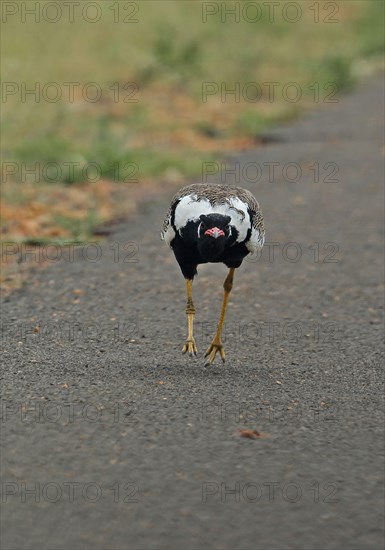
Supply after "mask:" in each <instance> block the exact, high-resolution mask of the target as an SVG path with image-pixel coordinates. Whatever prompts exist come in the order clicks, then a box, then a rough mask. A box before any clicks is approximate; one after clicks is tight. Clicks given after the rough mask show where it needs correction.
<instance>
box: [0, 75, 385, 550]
mask: <svg viewBox="0 0 385 550" xmlns="http://www.w3.org/2000/svg"><path fill="white" fill-rule="evenodd" d="M382 102H383V90H382V79H373V80H371V81H370V82H367V83H366V84H365V85H363V86H362V87H361V88H360V89H358V90H356V91H355V92H354V93H353V94H350V95H348V96H346V97H344V98H343V100H342V101H340V102H339V103H336V104H327V105H322V106H320V107H319V109H318V110H317V111H316V112H314V113H312V114H310V115H309V116H307V117H306V118H304V119H303V120H300V121H298V122H296V123H295V124H293V125H290V126H287V127H284V128H280V129H278V130H276V131H274V132H273V133H272V134H271V135H270V137H271V138H274V139H272V140H271V143H270V144H266V145H265V146H263V147H260V148H258V149H256V150H255V151H251V152H247V153H245V154H243V155H238V156H237V157H234V159H232V161H233V163H234V164H233V166H232V167H233V170H235V172H234V173H235V174H236V173H237V170H239V171H240V174H241V175H242V173H243V179H242V177H241V178H240V181H239V183H240V184H242V183H243V185H244V186H245V187H247V188H249V189H250V190H251V191H252V192H254V193H255V195H256V197H257V198H258V200H259V202H260V204H261V207H262V210H263V213H264V216H265V222H266V231H267V242H268V245H267V246H266V247H265V249H264V252H263V254H262V256H261V257H259V258H257V257H255V258H250V259H249V260H248V261H245V262H244V264H243V266H242V267H241V268H240V269H239V270H237V272H236V277H235V283H234V289H233V293H232V297H231V302H230V307H229V310H228V317H227V322H226V326H225V350H226V354H227V362H226V364H225V365H222V363H221V362H220V361H219V360H218V359H217V360H216V363H215V364H213V365H212V366H210V367H204V361H203V353H204V351H205V348H206V347H207V345H208V343H209V340H210V339H211V337H212V335H213V332H214V327H215V323H216V320H217V318H218V315H219V310H220V304H221V299H222V282H223V279H224V277H225V273H226V269H225V267H224V266H215V265H210V266H203V267H201V268H200V270H199V276H198V277H197V278H196V280H195V282H194V300H195V305H196V308H197V317H196V340H197V345H198V350H199V355H198V357H197V358H195V359H194V358H189V357H186V356H183V355H182V354H181V348H182V344H183V343H184V340H185V337H186V320H185V313H184V308H185V284H184V280H183V277H182V276H181V274H180V273H179V268H178V266H177V264H176V262H175V260H174V258H173V256H172V253H171V251H170V250H169V249H168V248H167V247H166V246H165V245H164V244H163V243H161V242H160V240H159V230H160V227H161V223H162V220H163V216H164V213H165V211H166V208H167V205H168V203H169V200H170V198H171V196H172V194H173V192H174V191H175V189H173V188H170V187H169V186H165V187H164V190H163V191H162V193H161V194H155V193H154V194H151V195H150V194H149V195H148V197H146V200H144V201H143V203H142V206H141V208H140V211H139V212H138V215H137V216H135V217H132V218H130V219H127V221H126V222H124V223H120V224H117V225H116V227H115V231H114V233H113V234H111V235H110V237H109V239H108V240H107V241H106V242H105V243H104V244H103V245H102V246H101V248H98V247H96V246H94V245H88V246H87V247H86V248H85V249H83V250H78V251H77V252H76V254H74V257H73V258H72V257H71V256H70V255H66V254H67V253H64V252H63V255H64V256H65V259H64V260H63V261H62V262H58V261H53V262H52V266H50V267H49V268H48V269H46V270H43V271H42V270H36V271H34V272H33V273H32V274H31V276H30V278H29V280H28V282H27V284H26V285H25V287H24V288H23V289H22V290H20V291H16V292H14V293H12V294H11V295H10V296H9V297H8V298H5V299H4V301H3V344H4V361H3V373H2V397H3V406H2V423H1V424H2V439H3V451H2V460H1V463H2V476H3V477H2V479H3V484H2V490H3V496H2V500H3V503H2V508H3V511H2V527H3V529H2V545H1V546H2V548H3V550H8V549H17V550H24V549H33V550H37V549H38V548H39V549H49V550H59V549H71V550H72V549H103V550H106V549H107V550H121V549H135V550H137V549H143V550H152V549H159V548H162V549H163V548H164V549H170V550H171V549H172V550H173V549H175V550H176V549H180V548H185V549H192V548H204V549H234V548H237V549H242V550H243V549H245V550H247V549H256V548H258V549H259V548H260V549H277V550H278V549H304V550H313V549H314V550H315V549H322V550H325V549H338V550H340V549H342V548H349V549H365V550H366V549H379V548H382V546H383V542H384V532H383V521H382V519H383V487H382V483H383V482H382V472H383V427H384V426H383V420H384V416H383V395H384V394H383V386H382V382H383V372H382V369H383V364H384V360H383V353H382V349H383V348H382V334H383V327H382V322H381V316H382V309H381V307H382V287H381V281H382V254H383V248H382V246H383V242H382V223H383V221H382V220H383V163H384V156H383V155H384V149H383V140H382V138H383V122H382V113H383V111H382V109H383V108H382V105H383V103H382ZM229 162H230V161H229ZM229 162H228V163H227V168H230V164H229ZM272 163H276V164H274V165H273V164H272ZM288 163H292V164H288ZM269 167H270V170H272V168H274V170H275V173H274V181H273V180H272V178H269ZM299 167H300V169H301V170H300V169H299ZM224 168H225V167H224ZM210 169H211V170H213V165H212V166H211V167H210ZM258 171H260V179H259V181H256V180H257V177H258V174H259V172H258ZM301 171H302V174H301V173H300V172H301ZM298 174H299V177H298ZM221 175H222V178H227V183H230V182H234V177H237V176H236V175H235V176H233V177H231V174H230V171H227V172H226V173H225V171H224V170H223V171H222V174H221ZM221 175H220V174H216V176H214V177H213V178H212V181H220V180H221ZM289 180H292V181H289ZM295 180H298V181H295ZM331 180H334V181H331ZM317 243H318V244H317ZM42 253H45V254H49V255H50V257H51V258H54V254H55V252H54V249H52V248H51V249H50V250H47V249H46V250H45V251H43V250H42ZM97 254H98V255H99V258H97V257H96V255H97ZM83 256H85V259H84V257H83ZM93 259H95V260H96V261H92V260H93ZM134 260H137V261H134ZM246 429H249V430H257V431H258V432H260V433H261V435H262V437H259V438H257V439H251V438H247V437H241V432H240V430H246ZM4 446H6V448H5V449H4ZM34 491H35V493H34Z"/></svg>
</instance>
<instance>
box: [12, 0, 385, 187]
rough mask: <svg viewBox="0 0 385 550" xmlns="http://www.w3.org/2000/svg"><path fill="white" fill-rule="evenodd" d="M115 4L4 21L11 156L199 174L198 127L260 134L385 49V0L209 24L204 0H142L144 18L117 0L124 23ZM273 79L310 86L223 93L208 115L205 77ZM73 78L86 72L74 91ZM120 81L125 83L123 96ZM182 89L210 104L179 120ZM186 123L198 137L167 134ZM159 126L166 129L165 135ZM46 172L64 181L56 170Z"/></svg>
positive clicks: (212, 133) (305, 6) (344, 82)
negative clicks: (88, 16)
mask: <svg viewBox="0 0 385 550" xmlns="http://www.w3.org/2000/svg"><path fill="white" fill-rule="evenodd" d="M111 4H112V3H108V2H104V3H103V2H101V3H100V6H101V12H102V18H101V20H100V21H98V22H96V23H87V22H86V21H84V20H83V19H82V17H80V16H77V17H76V18H75V22H74V23H68V22H67V21H66V18H65V17H63V20H62V21H60V22H58V23H49V22H46V21H44V20H42V21H41V22H39V23H35V22H34V21H33V18H32V17H27V20H26V22H25V23H23V22H21V21H20V17H10V18H9V20H8V22H7V23H6V24H5V25H3V38H2V51H3V53H2V66H3V82H11V83H12V82H13V83H15V85H16V86H19V91H18V92H17V93H15V94H13V95H9V96H8V97H6V98H4V97H3V109H2V110H3V118H2V138H3V139H2V142H3V143H5V147H4V149H3V160H5V161H7V160H14V161H17V162H25V163H26V164H33V163H35V162H40V163H42V164H46V163H50V162H51V163H57V164H58V165H59V166H60V167H61V168H62V173H63V176H62V179H61V181H62V182H64V183H67V184H72V183H77V182H81V181H82V180H83V179H84V172H83V170H84V167H85V166H86V165H87V163H90V162H96V163H98V166H99V167H100V170H101V172H102V174H103V177H105V178H108V179H117V180H118V181H121V182H123V180H124V179H125V176H126V179H127V173H126V174H125V176H124V175H121V174H118V176H117V174H116V169H115V168H114V167H115V166H116V165H117V164H118V165H120V166H123V165H127V164H128V165H130V166H132V167H133V166H134V165H137V166H138V173H137V174H136V175H135V174H133V175H132V177H128V180H129V181H128V183H134V180H135V179H138V180H139V182H140V180H141V178H156V179H159V180H162V179H165V178H167V173H168V172H169V171H170V170H177V171H179V172H181V173H182V174H184V175H186V176H187V177H192V176H194V175H198V174H199V173H200V170H201V163H202V161H204V160H206V157H207V154H206V153H205V150H204V149H205V148H204V144H202V146H201V147H199V136H203V137H205V138H210V139H213V140H215V139H216V138H217V137H221V136H222V135H223V133H224V134H225V135H226V136H227V137H231V136H239V135H244V136H246V137H247V136H252V137H255V136H258V135H259V134H261V133H263V132H264V131H266V129H267V128H269V127H270V126H271V125H272V124H276V123H277V122H279V121H280V120H284V119H287V118H288V117H290V116H292V115H293V113H294V112H295V113H298V112H301V110H302V109H304V108H306V107H308V106H311V105H312V97H313V95H312V94H313V92H312V91H311V86H312V85H313V84H314V82H317V83H318V84H319V86H320V89H321V90H322V89H323V87H324V86H326V85H327V84H328V83H331V82H332V83H335V86H336V87H337V88H338V94H339V96H340V94H341V91H342V90H346V89H349V88H350V87H351V86H352V85H353V84H354V81H355V78H356V77H357V75H356V72H355V71H354V67H355V64H357V63H358V62H359V61H361V60H363V59H364V60H366V59H369V60H373V59H375V60H378V59H380V58H381V57H382V47H383V32H384V31H383V6H384V4H383V2H382V1H380V0H343V1H339V2H337V3H336V4H337V5H338V6H339V12H338V13H337V14H336V15H335V17H336V18H337V19H338V23H335V24H328V23H322V22H320V23H318V24H317V23H314V21H313V17H314V14H313V12H312V11H311V10H309V5H310V2H308V1H307V0H303V1H301V2H299V4H300V6H301V8H302V13H303V17H302V19H301V20H300V21H299V22H297V23H288V22H287V21H285V20H284V18H283V17H282V16H281V15H279V14H280V13H281V12H280V10H278V12H277V13H278V15H277V17H276V20H275V22H273V23H270V22H269V21H268V18H267V16H266V12H265V15H264V17H263V18H262V20H261V21H259V22H256V23H250V22H247V21H245V20H242V19H241V21H240V22H239V23H235V22H234V20H233V19H232V18H231V17H230V18H229V20H228V21H227V22H222V21H221V18H220V14H217V15H215V16H213V17H208V20H207V22H206V23H203V22H202V11H201V10H202V4H201V2H195V1H183V2H178V1H174V2H170V1H162V2H160V1H140V2H137V5H138V7H139V11H138V13H137V14H136V15H135V17H136V18H137V19H138V20H139V22H137V23H123V18H124V17H127V16H128V17H129V13H128V12H124V6H125V5H126V4H127V3H124V2H120V3H119V5H120V16H119V17H120V22H114V13H113V11H112V10H111V9H109V6H110V5H111ZM232 4H234V3H233V2H230V3H229V5H232ZM319 4H320V13H321V16H323V15H324V13H326V11H327V10H326V11H322V10H323V6H327V5H328V4H330V3H328V2H324V3H322V2H320V3H319ZM332 4H334V3H332ZM39 5H40V6H43V5H44V2H39ZM218 5H219V6H220V5H221V2H219V3H218ZM63 13H65V12H63ZM75 13H78V12H75ZM115 15H116V14H115ZM272 81H276V82H279V83H280V85H281V88H282V86H283V85H284V83H287V82H296V83H298V85H299V86H300V87H301V89H302V90H303V91H304V94H303V97H302V99H301V101H300V102H299V103H296V104H295V105H293V104H289V103H288V102H285V100H284V99H283V98H282V97H281V96H282V94H280V93H278V95H277V97H276V98H275V101H274V102H273V103H272V104H271V103H269V101H267V99H266V97H263V98H262V99H261V100H260V101H256V102H255V103H251V102H247V101H245V100H244V99H242V97H241V98H240V101H239V102H238V104H236V105H232V103H231V101H228V102H225V103H221V102H220V100H219V99H218V97H216V98H210V99H209V101H208V102H207V115H206V111H205V106H204V105H202V101H201V89H202V83H203V82H216V83H219V84H220V83H222V82H224V83H226V85H227V86H228V88H232V87H233V85H234V83H235V82H240V84H241V86H242V85H244V84H246V83H248V82H257V83H263V82H272ZM48 82H56V83H58V84H59V85H60V86H61V90H62V92H63V97H62V99H61V100H59V101H57V102H48V101H46V100H45V99H44V97H43V95H42V89H43V87H44V84H45V83H48ZM65 82H78V83H79V86H77V87H76V89H77V92H76V93H75V98H74V101H73V102H72V101H69V96H68V93H67V92H68V88H66V87H63V83H65ZM88 82H96V83H97V85H98V87H99V88H100V90H101V91H102V97H101V99H100V101H97V102H95V103H92V102H90V101H84V99H83V98H82V94H81V93H79V91H81V90H82V88H83V86H84V85H85V84H87V83H88ZM127 82H135V83H136V85H137V87H138V91H137V92H136V93H134V95H133V96H132V97H131V98H130V97H128V95H127V94H128V93H129V91H128V92H127V91H125V90H123V85H124V84H125V83H127ZM22 83H25V85H26V87H27V88H28V89H30V88H32V87H34V86H35V85H38V86H40V93H39V94H38V96H39V101H38V102H36V101H34V100H33V98H32V96H30V95H27V96H26V97H25V101H24V96H23V94H22V91H21V88H22ZM36 83H37V84H36ZM117 83H119V87H120V93H119V98H118V99H119V100H118V101H115V100H116V98H117V96H116V93H117V92H116V89H117V88H116V87H117ZM114 94H115V95H114ZM178 94H179V95H180V96H186V97H188V98H192V99H193V101H195V102H196V105H197V109H200V113H199V115H198V114H197V118H196V120H192V121H184V122H183V121H182V120H181V112H180V111H178V110H177V109H176V107H175V101H174V100H175V97H177V96H178ZM124 98H125V99H126V100H129V99H137V100H138V101H137V102H130V101H126V102H125V101H123V99H124ZM215 100H216V101H217V102H218V103H219V106H218V109H219V111H218V112H219V113H220V114H219V115H218V118H219V119H221V118H222V117H221V113H222V114H223V118H227V119H228V122H227V126H226V128H225V129H223V128H222V129H221V128H220V127H219V126H218V124H216V123H214V122H212V120H211V119H210V116H211V115H210V108H211V107H212V105H213V102H214V101H215ZM313 104H314V102H313ZM164 112H166V115H165V114H164ZM167 115H168V116H167ZM179 127H180V128H182V127H186V128H188V127H191V128H193V130H194V132H196V135H197V146H196V147H195V148H194V147H186V146H185V145H184V144H183V143H181V144H180V146H179V145H178V143H177V142H176V141H175V140H173V141H172V142H170V141H169V139H168V138H169V135H173V133H174V132H175V131H176V129H178V128H179ZM157 132H158V133H159V134H160V137H159V139H158V140H155V139H154V134H155V133H157ZM141 136H147V141H146V140H144V142H143V143H141V144H140V145H137V139H138V137H139V138H140V137H141ZM170 143H171V145H170ZM210 160H213V159H212V158H211V159H210ZM66 162H67V163H68V162H73V163H76V166H75V167H74V170H73V171H72V172H71V173H68V170H66V169H64V165H63V163H66ZM44 177H45V179H46V181H53V183H54V182H55V181H56V179H55V172H54V171H52V170H51V172H50V170H47V171H46V174H45V176H44Z"/></svg>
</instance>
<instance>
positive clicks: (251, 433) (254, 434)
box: [239, 430, 269, 439]
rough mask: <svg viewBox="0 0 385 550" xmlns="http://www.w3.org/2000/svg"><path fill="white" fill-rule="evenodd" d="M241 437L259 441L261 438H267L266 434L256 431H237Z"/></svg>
mask: <svg viewBox="0 0 385 550" xmlns="http://www.w3.org/2000/svg"><path fill="white" fill-rule="evenodd" d="M239 435H240V436H241V437H248V438H249V439H261V438H262V437H269V435H268V434H265V433H263V432H259V431H258V430H239Z"/></svg>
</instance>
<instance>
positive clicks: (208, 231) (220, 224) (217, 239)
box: [197, 213, 232, 262]
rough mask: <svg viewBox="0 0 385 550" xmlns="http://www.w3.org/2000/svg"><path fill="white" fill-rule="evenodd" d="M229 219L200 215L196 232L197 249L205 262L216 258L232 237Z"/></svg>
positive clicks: (228, 217)
mask: <svg viewBox="0 0 385 550" xmlns="http://www.w3.org/2000/svg"><path fill="white" fill-rule="evenodd" d="M230 222H231V217H230V216H225V215H223V214H216V213H213V214H201V215H200V216H199V225H198V231H197V248H198V251H199V253H200V255H201V256H202V259H204V260H205V261H206V262H210V261H213V260H215V259H216V258H218V257H219V256H220V255H221V254H222V252H223V251H224V249H225V247H226V244H227V243H228V241H229V239H230V238H231V235H232V230H231V226H230Z"/></svg>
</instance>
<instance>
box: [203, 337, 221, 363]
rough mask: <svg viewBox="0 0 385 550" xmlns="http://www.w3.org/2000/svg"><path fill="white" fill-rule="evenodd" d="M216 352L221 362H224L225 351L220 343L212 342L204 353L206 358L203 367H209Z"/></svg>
mask: <svg viewBox="0 0 385 550" xmlns="http://www.w3.org/2000/svg"><path fill="white" fill-rule="evenodd" d="M218 351H219V354H220V356H221V359H222V361H223V362H225V350H224V349H223V346H222V342H216V341H215V340H213V341H212V342H211V344H210V346H209V348H208V350H207V351H206V353H205V357H207V360H206V363H205V366H207V365H211V363H212V362H213V361H214V359H215V356H216V354H217V353H218Z"/></svg>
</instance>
